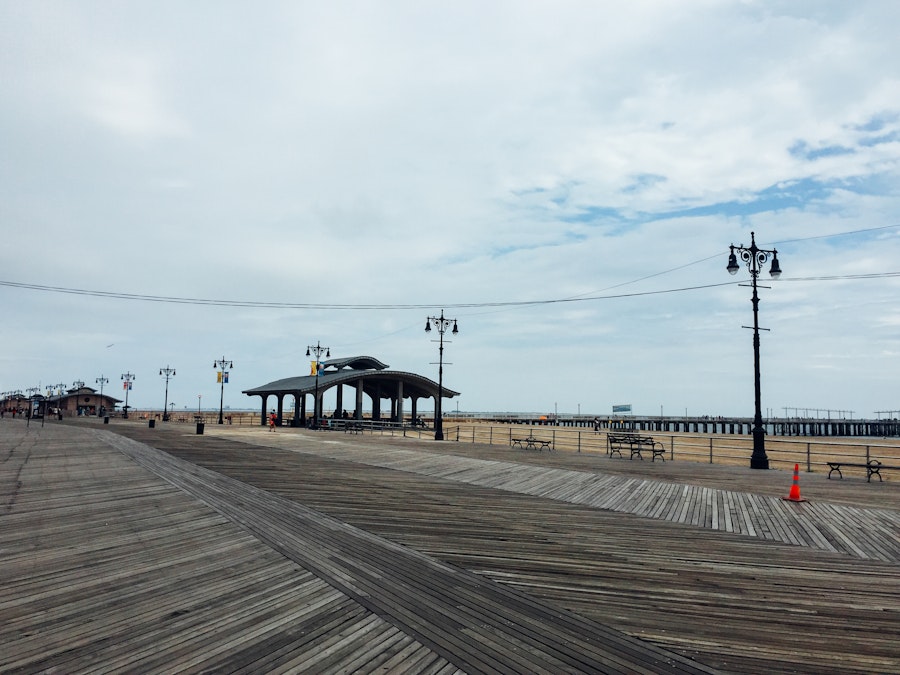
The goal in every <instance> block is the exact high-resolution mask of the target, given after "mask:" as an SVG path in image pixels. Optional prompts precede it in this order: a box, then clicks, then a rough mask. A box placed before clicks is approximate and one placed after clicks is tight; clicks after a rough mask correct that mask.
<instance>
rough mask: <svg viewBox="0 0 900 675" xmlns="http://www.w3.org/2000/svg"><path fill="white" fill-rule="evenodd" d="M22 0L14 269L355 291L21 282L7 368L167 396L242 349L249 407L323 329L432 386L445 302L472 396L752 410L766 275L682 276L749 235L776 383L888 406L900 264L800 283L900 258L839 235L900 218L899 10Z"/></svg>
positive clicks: (30, 276)
mask: <svg viewBox="0 0 900 675" xmlns="http://www.w3.org/2000/svg"><path fill="white" fill-rule="evenodd" d="M7 9H8V15H7V17H6V18H7V19H8V20H7V21H5V22H4V25H3V26H2V27H0V43H2V44H3V45H4V47H3V49H4V51H3V57H4V58H2V59H0V75H2V76H3V79H4V82H9V83H10V84H9V86H8V87H5V88H4V90H3V91H2V92H0V139H2V141H3V142H4V147H5V148H6V149H7V150H6V152H5V153H4V157H3V158H0V222H3V223H4V224H8V225H9V226H8V227H6V228H5V231H6V232H7V234H6V239H5V246H4V249H3V253H2V254H0V263H2V265H3V269H4V273H3V276H4V277H5V278H6V279H8V280H12V281H23V282H29V283H45V284H46V285H52V286H62V287H68V288H90V289H101V290H107V291H115V292H126V293H139V294H148V295H160V296H183V297H195V298H225V299H236V300H250V301H253V300H257V301H285V302H306V303H318V304H321V305H323V306H325V308H323V309H304V310H299V309H292V310H281V311H275V310H260V309H251V308H240V309H235V308H231V309H229V308H221V307H208V306H193V307H192V306H184V305H171V304H164V303H138V302H129V301H124V300H108V299H106V300H104V299H100V298H83V297H81V296H72V295H57V294H49V293H40V292H37V291H24V290H16V289H12V288H9V287H0V297H2V299H3V302H4V303H5V304H4V307H8V308H9V310H8V320H7V321H6V322H4V329H3V330H4V331H5V333H4V334H3V335H4V336H5V337H6V338H7V339H9V338H11V337H12V334H11V333H10V331H11V330H12V329H11V328H9V326H10V325H14V326H16V329H15V336H16V340H15V343H16V344H21V345H23V347H22V348H21V353H18V354H15V355H14V357H12V356H11V355H9V354H7V355H5V357H7V358H8V359H9V360H7V361H5V362H4V364H3V368H2V370H0V380H2V382H0V390H4V389H6V388H10V387H23V386H31V384H32V382H31V380H36V379H42V378H43V379H53V378H56V379H58V378H59V377H63V373H60V372H59V371H65V372H69V371H76V372H72V373H71V377H80V378H82V379H85V380H89V379H91V377H93V376H92V375H91V373H93V371H98V372H97V373H96V374H97V375H99V374H100V373H99V371H108V372H113V371H115V370H119V369H121V370H122V372H124V371H125V370H135V371H136V370H138V369H140V370H141V373H140V376H141V381H140V383H139V385H136V390H135V392H134V395H135V396H136V397H137V399H138V401H137V404H140V403H141V398H142V397H146V398H145V403H146V404H147V405H150V404H153V402H154V401H155V398H154V395H153V391H154V390H153V381H154V377H152V375H153V374H154V373H155V372H157V370H158V368H159V367H161V366H163V365H166V364H167V363H171V364H172V365H174V366H176V367H177V368H178V372H179V376H178V377H177V378H176V379H175V380H174V381H173V383H172V387H173V390H172V391H173V397H174V400H176V401H178V400H179V399H184V400H186V401H187V400H191V401H195V400H196V395H197V393H198V392H202V391H206V389H209V388H210V386H214V379H213V382H212V385H210V381H209V380H210V378H209V377H208V376H209V375H210V373H209V372H207V371H211V369H210V368H208V367H207V366H208V364H207V361H209V362H210V363H211V360H212V358H219V357H221V355H222V352H223V350H224V351H225V352H226V356H227V357H228V358H233V359H234V360H235V363H236V368H235V373H234V380H233V382H235V383H237V385H236V386H234V387H233V388H232V389H230V390H229V391H228V392H226V394H227V396H228V397H229V398H230V402H231V403H232V404H233V405H239V404H246V405H251V406H252V405H255V402H253V401H250V400H248V399H246V398H243V397H241V396H240V395H239V394H238V393H237V392H238V391H239V389H240V388H246V387H249V386H254V385H257V384H261V383H262V382H264V381H268V380H270V379H275V378H276V377H280V376H282V375H284V374H290V373H291V372H293V370H292V369H294V370H297V372H299V371H300V370H302V364H303V362H304V361H305V357H304V356H303V354H304V350H305V346H306V344H307V343H310V342H315V341H316V340H318V339H321V340H323V341H325V342H328V343H329V344H331V345H332V346H333V347H335V348H336V349H340V352H338V353H339V354H340V355H345V350H347V351H352V353H369V354H371V355H372V356H375V357H377V358H380V359H382V360H384V361H386V362H388V363H390V364H391V365H392V366H395V367H402V368H404V369H406V370H412V371H416V372H422V373H425V374H429V373H430V374H432V375H435V374H436V372H435V368H436V367H435V366H433V365H431V362H432V361H434V360H435V356H436V355H435V354H434V353H433V352H434V351H435V350H434V346H433V345H432V344H431V342H430V341H429V340H428V339H427V337H426V336H425V335H424V333H423V332H422V326H421V324H422V322H423V321H424V317H425V315H426V314H428V313H431V312H436V311H440V308H441V307H447V311H448V313H449V314H452V315H454V316H457V317H458V318H459V320H460V329H461V333H460V335H459V336H458V337H457V338H456V339H455V340H454V342H453V344H452V347H451V348H450V351H449V352H448V354H452V356H451V357H450V358H451V360H453V361H454V365H453V366H452V367H451V368H449V369H448V371H447V385H448V386H450V387H451V388H455V389H458V390H460V391H462V392H463V397H462V399H461V402H462V408H464V409H473V408H474V409H542V410H545V411H546V410H548V409H549V407H550V406H552V405H554V404H556V405H558V406H559V409H560V410H561V411H569V412H572V411H574V410H575V409H576V406H577V405H580V406H581V409H582V411H584V412H586V413H591V412H601V413H602V412H606V411H608V409H609V406H610V405H612V404H613V403H625V402H631V403H633V404H634V406H635V410H636V411H638V412H644V413H651V414H652V413H655V412H656V411H658V409H659V406H661V405H663V406H665V408H666V409H667V410H672V411H677V410H680V409H683V408H685V407H687V408H688V409H689V410H691V411H696V412H698V413H699V412H701V411H702V412H708V413H709V414H719V413H722V414H727V413H735V412H741V413H743V412H746V411H747V406H748V397H749V400H750V404H752V387H748V386H747V383H748V382H751V381H752V380H751V379H750V378H752V370H751V369H752V358H751V356H752V354H751V350H750V337H749V332H748V331H746V330H743V329H742V328H741V326H742V325H747V324H748V323H749V322H750V321H751V316H750V302H749V289H746V288H743V287H739V286H724V287H708V288H696V289H695V290H690V291H682V292H677V293H657V292H658V291H669V290H672V289H679V288H693V287H707V286H711V285H713V284H718V283H727V282H730V281H736V280H735V279H733V278H731V277H729V276H728V274H727V273H726V272H725V269H724V267H725V263H726V259H727V247H728V244H730V243H735V244H740V243H744V244H749V231H750V230H751V229H753V230H755V231H756V233H757V241H758V243H760V245H762V246H767V247H768V246H772V245H774V244H773V243H772V242H785V243H783V244H782V243H778V244H777V246H778V249H779V257H780V258H781V261H782V267H783V269H784V270H785V277H786V279H785V280H784V281H782V282H779V283H777V284H772V286H773V287H772V288H771V290H769V289H766V290H764V291H761V295H762V300H761V305H760V312H761V317H760V318H761V322H762V323H763V325H767V326H769V327H771V328H773V331H772V333H771V334H766V335H765V336H764V359H765V360H764V371H765V378H766V384H765V388H766V403H765V405H767V406H776V407H777V406H779V405H788V404H790V405H810V406H813V405H814V406H816V407H839V406H850V407H855V408H858V409H859V410H860V412H862V411H864V410H868V409H870V408H871V409H873V410H874V409H881V408H884V407H885V406H889V405H891V404H890V402H889V399H890V398H891V397H892V396H894V391H893V389H892V388H891V385H890V383H889V381H888V380H887V379H886V378H884V377H883V376H882V374H883V373H891V372H896V370H897V366H898V365H900V364H898V363H897V360H896V353H897V351H898V350H897V345H896V336H895V335H894V334H892V332H891V331H892V329H893V326H894V325H895V324H894V323H893V321H894V319H892V317H894V316H895V315H896V314H897V306H896V301H895V298H896V297H897V294H896V283H895V281H894V280H891V279H874V280H868V281H843V282H839V281H790V280H789V279H787V278H789V277H821V276H831V275H841V274H843V275H847V274H859V273H872V272H875V273H877V272H885V271H896V263H895V262H894V261H895V260H897V253H898V248H900V237H898V236H896V232H895V231H894V230H881V231H874V232H872V233H869V234H858V235H854V236H847V237H836V238H832V239H815V238H814V237H819V236H821V235H827V234H835V233H841V232H848V231H855V230H864V229H867V228H879V227H890V226H896V225H898V224H900V221H898V213H900V204H898V197H897V193H896V189H895V187H894V186H895V185H896V181H897V173H898V160H900V140H898V133H900V121H898V120H900V95H898V94H897V92H898V91H900V87H898V86H897V85H898V80H900V65H898V64H900V58H898V57H900V53H898V47H897V45H896V39H895V37H894V35H893V26H896V20H897V18H900V17H898V16H897V15H898V11H900V10H898V5H897V4H896V3H893V2H889V1H885V2H866V3H853V4H852V5H851V4H847V3H796V2H791V3H781V2H774V1H771V2H745V3H738V4H722V3H719V2H712V1H696V2H679V3H669V2H651V1H647V2H636V3H627V4H621V5H618V6H611V5H609V4H603V3H593V2H574V1H573V2H554V3H549V2H548V3H537V4H535V3H530V4H527V5H522V4H521V3H504V2H498V3H491V4H488V5H484V3H480V4H475V3H471V4H466V3H462V4H459V3H456V4H454V5H441V4H438V3H427V2H426V3H417V4H415V5H409V6H405V5H397V4H389V5H384V4H381V5H373V4H371V3H339V4H322V3H306V2H301V3H267V4H265V5H261V6H258V7H253V8H250V7H249V6H248V7H242V6H236V5H235V6H221V5H220V4H218V3H209V4H207V3H191V4H189V5H184V4H177V3H173V4H164V5H163V6H162V7H157V6H149V5H148V6H143V5H135V4H128V3H125V4H119V5H115V6H110V5H107V4H104V3H96V4H94V3H90V2H88V3H78V4H75V5H73V4H70V3H61V2H45V3H25V4H20V5H15V6H11V7H9V8H7ZM660 273H661V274H660ZM767 285H769V284H767ZM641 293H644V295H638V294H641ZM608 295H609V296H611V295H616V296H624V297H617V298H614V299H613V298H610V299H599V298H598V296H608ZM570 298H571V299H575V300H576V301H575V302H567V303H551V304H540V305H526V306H517V307H501V308H496V307H491V306H487V307H484V306H482V307H456V308H454V307H452V305H454V304H470V303H495V302H523V301H538V300H554V299H570ZM583 298H593V299H583ZM357 304H380V305H381V304H383V305H409V304H423V305H426V306H427V307H431V308H432V309H402V308H400V309H381V310H349V309H340V308H337V306H339V305H357ZM329 307H330V309H329ZM110 343H115V344H116V347H115V348H112V349H106V347H105V345H106V344H110ZM7 344H8V342H7ZM28 345H34V346H33V347H29V346H28ZM810 355H817V356H815V357H813V356H810ZM833 355H841V358H836V357H834V356H833ZM748 373H749V374H748ZM811 373H817V375H815V376H813V375H811ZM828 373H839V374H840V382H838V378H837V375H836V374H835V376H834V377H833V378H832V379H829V378H828ZM65 377H66V378H70V379H71V377H70V376H69V375H66V376H65ZM245 378H246V379H245ZM64 379H65V378H64ZM7 380H9V382H8V386H4V384H5V383H6V382H7ZM145 383H146V384H145ZM138 386H139V387H140V388H137V387H138ZM145 387H146V388H145ZM157 388H158V389H160V391H161V389H162V387H161V385H160V386H158V387H157ZM182 388H183V389H182ZM748 389H749V394H748ZM210 397H212V396H211V394H210ZM832 397H833V398H835V399H837V398H841V399H843V398H844V397H848V398H852V399H853V400H851V401H844V400H841V401H840V403H839V404H838V402H837V401H832V400H831V399H832ZM626 398H627V399H629V400H624V399H626ZM788 399H789V400H788ZM822 399H828V400H822ZM179 402H180V401H179ZM454 407H455V406H454Z"/></svg>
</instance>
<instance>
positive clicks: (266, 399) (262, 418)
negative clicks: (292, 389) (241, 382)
mask: <svg viewBox="0 0 900 675" xmlns="http://www.w3.org/2000/svg"><path fill="white" fill-rule="evenodd" d="M260 398H261V399H262V407H260V409H259V426H261V427H264V426H266V403H268V402H269V395H268V394H263V395H261V396H260Z"/></svg>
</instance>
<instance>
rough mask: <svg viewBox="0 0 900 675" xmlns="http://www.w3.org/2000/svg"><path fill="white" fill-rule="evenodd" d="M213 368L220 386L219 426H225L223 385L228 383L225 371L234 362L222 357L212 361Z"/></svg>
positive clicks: (232, 366) (231, 366)
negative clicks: (216, 370) (217, 372)
mask: <svg viewBox="0 0 900 675" xmlns="http://www.w3.org/2000/svg"><path fill="white" fill-rule="evenodd" d="M213 368H218V369H219V374H218V379H219V383H220V384H221V392H219V424H225V418H224V417H222V410H223V408H224V403H225V383H226V382H228V371H227V370H225V369H226V368H234V361H229V360H228V359H226V358H225V357H224V356H223V357H222V358H221V359H219V360H218V361H213Z"/></svg>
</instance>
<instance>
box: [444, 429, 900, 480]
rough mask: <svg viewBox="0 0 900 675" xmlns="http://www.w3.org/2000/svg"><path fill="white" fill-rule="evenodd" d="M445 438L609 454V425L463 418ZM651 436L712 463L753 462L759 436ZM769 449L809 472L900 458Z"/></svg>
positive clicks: (818, 444)
mask: <svg viewBox="0 0 900 675" xmlns="http://www.w3.org/2000/svg"><path fill="white" fill-rule="evenodd" d="M444 433H445V438H446V439H447V440H451V441H455V442H459V443H482V444H485V445H506V446H509V445H511V444H512V439H513V438H519V437H522V436H526V435H531V436H532V437H534V438H536V439H539V440H547V441H550V443H551V444H552V446H553V449H554V450H559V451H567V452H579V453H580V452H584V453H598V454H604V455H605V454H606V452H607V440H606V437H607V433H608V432H607V431H605V430H604V431H598V432H595V431H587V430H582V429H570V428H566V427H550V426H543V425H542V426H526V425H518V424H517V425H499V426H496V425H488V424H458V425H454V426H445V428H444ZM639 433H640V435H641V436H651V437H652V438H653V439H654V440H656V441H659V442H661V443H662V444H663V445H664V446H665V448H666V459H667V460H670V461H671V460H682V461H690V462H703V463H709V464H733V465H741V466H743V465H747V464H748V462H749V458H750V454H751V452H752V450H753V439H752V438H749V437H747V436H723V435H721V434H717V435H704V434H671V433H670V434H666V433H650V432H646V431H643V432H639ZM766 452H767V454H768V456H769V462H770V465H771V466H772V467H773V468H783V469H790V468H793V466H794V465H795V464H799V465H801V466H802V467H804V469H805V470H806V471H807V472H813V471H826V472H827V471H828V462H847V463H867V462H868V461H869V460H870V459H877V460H879V461H881V462H883V463H886V464H887V463H893V464H896V463H897V462H900V445H897V444H895V443H889V442H886V441H885V442H880V443H877V442H873V441H870V442H865V443H859V442H856V441H852V440H849V439H848V440H840V441H837V440H830V441H825V440H821V439H818V438H816V439H809V438H805V439H797V438H781V437H778V438H773V437H769V438H767V439H766ZM842 471H843V472H844V473H845V474H848V475H857V476H863V477H865V475H866V470H865V469H864V468H861V467H855V468H854V467H849V468H848V469H842Z"/></svg>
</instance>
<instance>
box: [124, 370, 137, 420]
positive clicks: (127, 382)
mask: <svg viewBox="0 0 900 675" xmlns="http://www.w3.org/2000/svg"><path fill="white" fill-rule="evenodd" d="M132 382H134V373H122V389H124V390H125V407H124V408H122V419H125V420H127V419H128V392H129V391H131V383H132Z"/></svg>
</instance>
